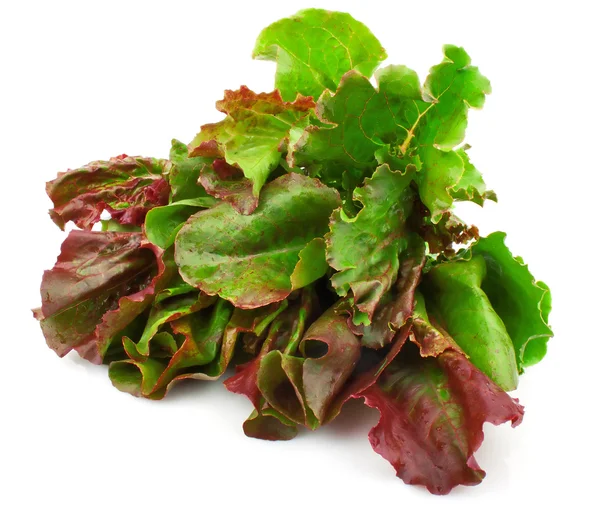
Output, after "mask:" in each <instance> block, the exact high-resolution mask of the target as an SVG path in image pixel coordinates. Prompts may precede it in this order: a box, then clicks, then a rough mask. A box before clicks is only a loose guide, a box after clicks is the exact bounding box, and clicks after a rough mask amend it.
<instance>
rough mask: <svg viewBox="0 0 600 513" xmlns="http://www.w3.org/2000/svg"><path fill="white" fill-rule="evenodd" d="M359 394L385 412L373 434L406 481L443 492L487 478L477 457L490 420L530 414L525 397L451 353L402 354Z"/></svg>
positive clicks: (376, 446) (514, 421)
mask: <svg viewBox="0 0 600 513" xmlns="http://www.w3.org/2000/svg"><path fill="white" fill-rule="evenodd" d="M407 349H410V348H407ZM357 396H358V397H363V398H364V399H365V403H366V404H367V405H368V406H370V407H371V408H377V409H378V410H379V411H380V413H381V418H380V420H379V423H378V424H377V425H376V426H375V427H374V428H373V429H372V430H371V432H370V433H369V441H370V442H371V445H372V446H373V449H374V450H375V452H377V453H378V454H380V455H381V456H383V457H384V458H385V459H386V460H388V461H389V462H390V463H391V464H392V466H393V467H394V469H395V470H396V472H397V475H398V477H400V478H401V479H402V480H403V481H404V482H405V483H408V484H419V485H423V486H426V487H427V489H428V490H429V491H430V492H431V493H434V494H438V495H441V494H447V493H448V492H450V490H451V489H452V488H454V487H455V486H457V485H459V484H464V485H473V484H477V483H479V482H480V481H481V480H482V479H483V477H484V476H485V472H484V471H483V470H481V468H480V467H479V465H478V464H477V461H476V460H475V458H474V456H473V454H474V453H475V451H476V450H477V449H478V448H479V446H480V445H481V443H482V441H483V429H482V427H483V423H484V422H491V423H492V424H494V425H498V424H502V423H504V422H507V421H511V423H512V425H513V427H514V426H517V425H518V424H519V423H520V422H521V420H522V418H523V407H522V406H520V405H519V404H518V402H516V401H515V400H514V399H512V398H511V397H510V396H508V395H507V394H506V393H505V392H503V391H502V389H501V388H500V387H498V386H497V385H495V384H494V383H493V382H492V381H490V379H489V378H488V377H487V376H486V375H485V374H484V373H482V372H481V371H479V370H478V369H477V368H476V367H475V366H474V365H473V364H472V363H470V362H469V360H467V359H466V358H465V356H464V355H462V354H460V353H457V352H455V351H452V350H447V351H444V352H442V353H441V354H439V355H438V356H437V357H429V358H422V357H421V356H420V355H419V354H418V353H416V354H415V353H414V352H412V353H410V352H408V351H403V352H402V353H401V354H400V355H399V357H398V358H396V359H395V360H394V361H393V362H392V363H391V364H390V365H389V366H388V367H387V369H386V370H385V371H384V372H383V374H382V375H381V377H380V379H379V380H378V382H377V383H376V384H375V385H372V386H371V387H369V388H368V389H367V390H365V391H363V392H361V393H360V394H357Z"/></svg>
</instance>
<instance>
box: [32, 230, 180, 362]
mask: <svg viewBox="0 0 600 513" xmlns="http://www.w3.org/2000/svg"><path fill="white" fill-rule="evenodd" d="M169 262H170V263H169ZM172 262H173V260H172V256H169V255H168V254H164V253H163V252H162V251H161V250H160V249H159V248H156V247H154V246H152V245H150V244H148V243H147V242H144V241H143V239H142V235H141V234H140V233H126V232H87V231H80V230H73V231H71V232H69V234H68V236H67V238H66V239H65V241H64V243H63V245H62V246H61V253H60V255H59V257H58V260H57V262H56V265H55V266H54V267H53V268H52V269H51V270H49V271H46V272H44V276H43V278H42V285H41V289H40V293H41V296H42V307H41V309H40V311H39V313H38V319H39V320H40V326H41V328H42V331H43V333H44V336H45V338H46V342H47V343H48V345H49V346H50V348H51V349H53V350H54V351H55V352H56V353H57V354H58V355H59V356H64V355H66V354H67V353H68V352H69V351H70V350H71V349H77V350H78V352H80V354H81V355H82V356H83V357H84V358H86V359H88V360H90V361H92V362H94V363H101V362H102V359H103V357H104V355H105V354H106V351H107V350H108V347H109V345H110V344H111V341H112V340H113V337H114V336H115V335H117V334H118V333H119V332H121V331H122V330H123V329H125V328H126V327H127V325H128V324H129V323H131V322H132V321H133V320H134V319H135V318H136V317H137V316H138V315H140V314H141V313H142V312H143V311H144V310H145V309H146V308H147V307H148V306H149V305H150V304H151V303H152V300H153V298H154V294H155V293H156V291H157V290H160V289H161V288H162V287H163V286H164V284H166V283H167V282H168V280H169V279H170V278H171V276H172V275H173V273H174V272H175V269H174V265H173V263H172Z"/></svg>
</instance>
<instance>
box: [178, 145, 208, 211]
mask: <svg viewBox="0 0 600 513" xmlns="http://www.w3.org/2000/svg"><path fill="white" fill-rule="evenodd" d="M214 158H215V155H208V156H196V157H189V156H188V147H187V146H186V145H185V144H183V143H182V142H180V141H178V140H177V139H173V140H172V141H171V152H170V153H169V159H170V161H171V170H170V172H169V185H170V186H171V197H170V201H169V203H175V202H178V201H181V200H189V199H197V198H207V199H210V197H209V196H208V194H207V192H206V190H205V189H204V187H202V185H200V184H199V183H198V177H199V176H200V170H201V169H202V168H203V167H204V166H205V165H206V164H211V163H212V162H213V160H214Z"/></svg>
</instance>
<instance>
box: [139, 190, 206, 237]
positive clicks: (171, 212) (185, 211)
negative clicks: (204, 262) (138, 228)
mask: <svg viewBox="0 0 600 513" xmlns="http://www.w3.org/2000/svg"><path fill="white" fill-rule="evenodd" d="M216 203H217V202H216V201H215V200H214V199H213V198H211V197H200V198H194V199H184V200H180V201H176V202H174V203H170V204H168V205H165V206H164V207H156V208H153V209H152V210H150V212H148V214H147V215H146V222H145V223H144V232H145V234H146V237H147V238H148V240H149V241H150V242H151V243H152V244H155V245H156V246H158V247H160V248H163V249H167V248H168V247H170V246H172V245H173V243H174V242H175V237H176V235H177V233H179V230H180V229H181V227H182V226H183V224H184V223H185V222H186V221H187V220H188V219H189V218H190V217H191V216H192V215H193V214H195V213H196V212H198V210H200V209H202V208H209V207H212V206H213V205H215V204H216Z"/></svg>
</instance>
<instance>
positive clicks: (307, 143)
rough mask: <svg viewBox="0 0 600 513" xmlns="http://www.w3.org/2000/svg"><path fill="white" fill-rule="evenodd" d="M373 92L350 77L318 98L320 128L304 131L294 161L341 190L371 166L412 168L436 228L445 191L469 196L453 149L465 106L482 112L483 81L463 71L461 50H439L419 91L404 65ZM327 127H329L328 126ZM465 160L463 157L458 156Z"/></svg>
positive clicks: (466, 63) (446, 201)
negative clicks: (346, 181) (441, 56)
mask: <svg viewBox="0 0 600 513" xmlns="http://www.w3.org/2000/svg"><path fill="white" fill-rule="evenodd" d="M376 78H377V82H378V88H377V89H376V88H374V87H373V86H372V85H371V83H370V81H369V80H368V79H367V78H366V77H364V76H362V75H360V74H359V73H356V72H348V73H347V74H346V75H344V77H343V78H342V80H341V82H340V84H339V86H338V88H337V91H336V92H335V94H334V95H332V94H331V93H329V92H326V93H325V94H323V96H322V97H321V98H320V99H319V102H318V104H317V108H316V112H317V115H318V116H319V119H320V120H321V122H323V123H324V124H325V126H322V127H317V126H311V127H309V128H308V129H307V130H306V132H305V134H304V136H303V137H301V138H300V139H299V141H298V145H297V155H296V162H297V164H298V165H301V166H307V167H308V168H309V169H311V172H312V173H314V174H316V175H318V176H321V177H322V179H323V180H324V181H325V183H327V184H328V185H333V186H336V187H340V186H341V187H343V186H344V185H343V174H344V172H346V173H351V174H353V175H355V180H354V181H355V182H358V183H360V182H361V180H362V177H364V176H368V174H369V172H370V170H372V169H373V168H374V165H375V162H376V160H377V161H378V162H379V163H387V164H389V165H390V166H391V168H392V169H393V170H400V171H404V170H405V169H406V168H407V166H409V165H411V166H414V168H415V169H418V170H419V171H420V172H419V173H417V174H416V175H415V180H416V181H417V183H418V184H419V194H420V196H421V199H422V201H423V203H424V204H425V205H426V206H427V208H428V209H429V210H430V212H431V217H432V221H433V222H434V223H437V222H438V221H439V219H440V218H441V215H442V214H443V213H444V212H446V211H448V210H449V209H450V208H451V206H452V201H453V198H452V195H451V191H452V190H453V189H454V188H458V191H459V194H462V192H460V191H462V189H463V188H466V190H467V191H468V192H469V193H472V190H471V189H472V188H473V187H475V185H474V184H473V183H469V181H470V182H473V176H472V175H474V174H475V173H474V172H473V169H474V168H472V167H470V168H469V176H468V177H467V178H465V183H463V184H462V185H460V186H459V185H458V184H459V182H460V180H461V178H462V176H463V172H464V169H465V164H464V163H463V158H462V157H461V155H459V154H458V153H457V152H455V151H452V149H453V147H454V146H456V145H458V144H459V143H460V142H462V140H463V138H464V132H465V128H466V124H467V111H468V108H469V107H482V106H483V103H484V100H485V94H487V93H489V92H490V87H489V81H488V80H487V79H486V78H485V77H483V76H482V75H481V74H480V73H479V70H478V69H477V68H475V67H473V66H471V65H470V59H469V57H468V55H467V54H466V52H465V51H464V50H463V49H462V48H457V47H454V46H446V47H444V61H443V62H442V63H441V64H439V65H437V66H434V67H433V68H431V71H430V74H429V76H428V77H427V79H426V81H425V84H424V86H423V88H421V86H420V84H419V80H418V77H417V75H416V73H415V72H414V71H412V70H410V69H408V68H406V67H405V66H388V67H386V68H384V69H382V70H380V71H379V72H378V73H377V75H376ZM327 124H328V125H329V126H327ZM463 153H464V152H463Z"/></svg>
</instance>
